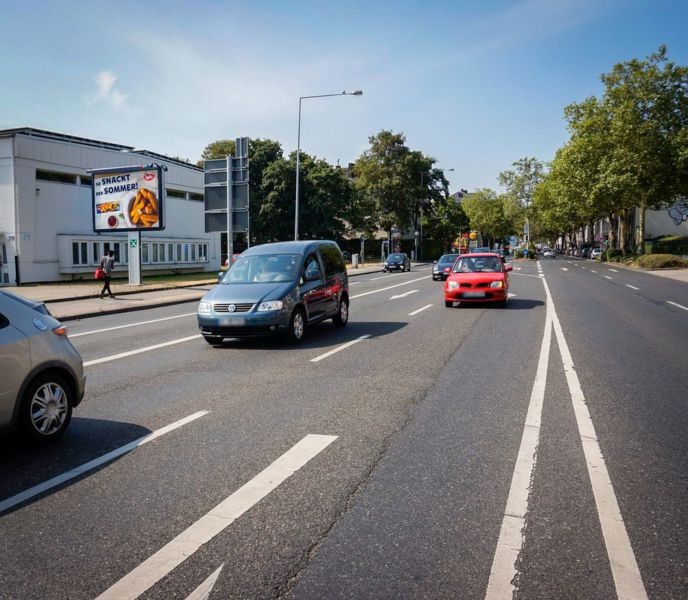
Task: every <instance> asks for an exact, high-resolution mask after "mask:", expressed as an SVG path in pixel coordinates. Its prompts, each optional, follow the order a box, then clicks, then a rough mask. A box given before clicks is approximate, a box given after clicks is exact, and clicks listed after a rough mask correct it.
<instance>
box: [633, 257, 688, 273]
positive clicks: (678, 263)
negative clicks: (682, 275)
mask: <svg viewBox="0 0 688 600" xmlns="http://www.w3.org/2000/svg"><path fill="white" fill-rule="evenodd" d="M636 263H637V265H638V266H639V267H642V268H643V269H671V268H674V269H676V268H688V260H686V259H685V258H681V257H680V256H674V255H673V254H644V255H643V256H639V257H638V259H637V261H636Z"/></svg>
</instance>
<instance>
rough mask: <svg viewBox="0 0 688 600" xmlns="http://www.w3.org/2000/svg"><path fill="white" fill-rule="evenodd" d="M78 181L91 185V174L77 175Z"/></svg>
mask: <svg viewBox="0 0 688 600" xmlns="http://www.w3.org/2000/svg"><path fill="white" fill-rule="evenodd" d="M79 183H80V184H81V185H88V186H90V185H91V176H90V175H81V176H80V177H79Z"/></svg>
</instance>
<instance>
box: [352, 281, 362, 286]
mask: <svg viewBox="0 0 688 600" xmlns="http://www.w3.org/2000/svg"><path fill="white" fill-rule="evenodd" d="M359 283H361V282H360V281H350V282H349V285H358V284H359Z"/></svg>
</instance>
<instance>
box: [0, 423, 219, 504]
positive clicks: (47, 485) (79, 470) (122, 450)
mask: <svg viewBox="0 0 688 600" xmlns="http://www.w3.org/2000/svg"><path fill="white" fill-rule="evenodd" d="M208 412H209V411H207V410H201V411H199V412H196V413H194V414H192V415H189V416H188V417H185V418H183V419H180V420H179V421H175V422H174V423H170V424H169V425H166V426H165V427H162V428H161V429H156V430H155V431H154V432H152V433H149V434H148V435H144V436H143V437H140V438H139V439H137V440H134V441H133V442H129V443H128V444H125V445H124V446H120V447H119V448H115V449H114V450H111V451H110V452H108V453H107V454H103V456H99V457H98V458H94V459H93V460H91V461H89V462H87V463H84V464H83V465H81V466H79V467H75V468H73V469H72V470H71V471H67V472H66V473H62V475H58V476H57V477H53V478H52V479H48V481H44V482H43V483H39V484H38V485H35V486H33V487H32V488H29V489H28V490H25V491H23V492H21V493H19V494H16V495H14V496H11V497H10V498H7V499H6V500H3V501H2V502H0V513H2V512H3V511H5V510H7V509H8V508H12V507H13V506H16V505H17V504H21V503H22V502H26V501H27V500H29V499H31V498H33V497H34V496H38V494H42V493H43V492H45V491H47V490H49V489H51V488H54V487H55V486H58V485H61V484H63V483H64V482H65V481H69V480H70V479H74V478H75V477H79V476H80V475H83V474H84V473H87V472H88V471H92V470H93V469H95V468H96V467H99V466H100V465H103V464H105V463H107V462H110V461H111V460H114V459H115V458H117V457H118V456H122V454H126V453H127V452H130V451H132V450H134V449H135V448H138V447H139V446H143V445H144V444H147V443H148V442H152V441H153V440H154V439H156V438H159V437H160V436H161V435H165V434H166V433H169V432H170V431H174V430H175V429H177V428H178V427H181V426H182V425H186V424H187V423H191V421H195V420H196V419H200V418H201V417H203V416H205V415H207V414H208Z"/></svg>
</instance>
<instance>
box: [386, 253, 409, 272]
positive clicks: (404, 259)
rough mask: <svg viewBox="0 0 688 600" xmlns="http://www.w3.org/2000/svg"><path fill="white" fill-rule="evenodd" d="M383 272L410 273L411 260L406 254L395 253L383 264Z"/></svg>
mask: <svg viewBox="0 0 688 600" xmlns="http://www.w3.org/2000/svg"><path fill="white" fill-rule="evenodd" d="M382 270H383V271H384V272H387V271H410V270H411V259H410V258H409V257H408V254H406V253H405V252H394V253H393V254H390V255H389V256H388V257H387V258H386V259H385V262H384V263H383V264H382Z"/></svg>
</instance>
